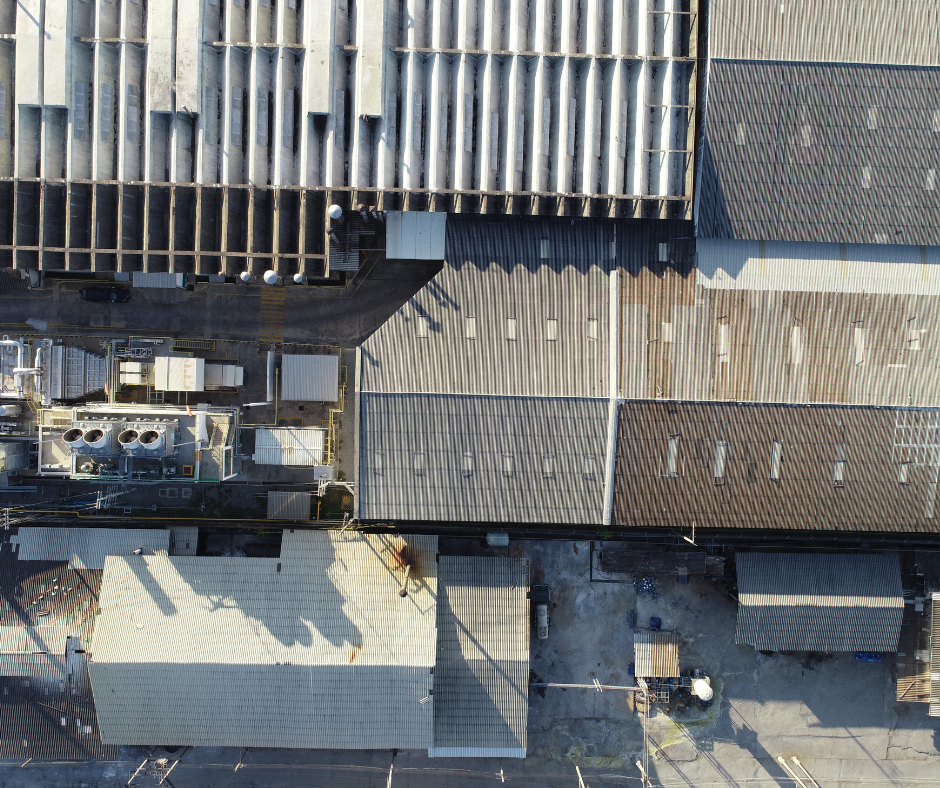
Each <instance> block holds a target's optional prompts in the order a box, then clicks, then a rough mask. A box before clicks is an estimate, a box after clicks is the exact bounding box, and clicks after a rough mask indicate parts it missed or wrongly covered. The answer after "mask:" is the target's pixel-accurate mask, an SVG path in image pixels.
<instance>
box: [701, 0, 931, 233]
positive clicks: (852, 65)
mask: <svg viewBox="0 0 940 788" xmlns="http://www.w3.org/2000/svg"><path fill="white" fill-rule="evenodd" d="M713 6H714V7H713V8H712V9H711V13H710V15H709V23H708V33H707V39H708V42H707V51H708V66H707V78H706V87H705V93H706V96H707V98H706V103H707V109H706V118H705V123H704V134H703V138H702V146H701V151H700V154H701V155H700V166H701V183H700V187H701V188H700V192H699V195H698V200H697V205H696V220H697V224H698V232H699V235H700V237H702V238H706V239H707V238H721V239H736V240H762V241H809V242H822V243H845V244H853V243H855V244H859V243H861V244H882V245H887V244H891V245H906V246H915V247H916V246H931V245H932V246H936V245H938V244H940V218H938V217H940V210H938V208H940V192H938V188H937V187H938V183H937V161H936V144H937V143H936V140H937V135H938V134H940V108H938V106H937V101H936V94H937V90H938V88H940V71H938V69H937V66H940V49H938V47H937V40H936V36H935V35H934V34H933V31H935V30H936V29H937V23H938V11H937V6H936V4H935V3H929V2H928V3H898V2H894V1H893V0H875V1H874V2H868V3H864V4H861V5H860V4H858V3H855V2H852V1H851V0H832V2H826V3H813V2H811V1H810V0H793V1H792V2H785V3H782V4H780V5H775V4H770V3H766V2H762V1H761V0H721V2H720V3H714V4H713Z"/></svg>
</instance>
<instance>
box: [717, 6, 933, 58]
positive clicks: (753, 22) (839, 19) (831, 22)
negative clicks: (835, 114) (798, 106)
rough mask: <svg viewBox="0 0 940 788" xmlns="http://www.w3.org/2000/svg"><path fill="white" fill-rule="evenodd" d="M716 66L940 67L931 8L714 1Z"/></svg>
mask: <svg viewBox="0 0 940 788" xmlns="http://www.w3.org/2000/svg"><path fill="white" fill-rule="evenodd" d="M708 11H709V13H708V52H709V55H710V56H711V57H716V58H744V59H750V60H810V61H816V62H824V61H831V62H839V63H893V64H908V65H918V66H930V65H933V66H936V65H940V34H938V30H940V3H937V1H936V0H865V2H861V3H860V2H858V0H825V2H819V0H785V2H779V3H778V2H768V0H711V2H710V3H709V9H708Z"/></svg>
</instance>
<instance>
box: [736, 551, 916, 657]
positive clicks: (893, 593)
mask: <svg viewBox="0 0 940 788" xmlns="http://www.w3.org/2000/svg"><path fill="white" fill-rule="evenodd" d="M737 565H738V599H739V601H740V607H739V610H738V631H737V637H736V640H737V642H738V643H743V644H746V645H749V646H754V648H756V649H758V650H761V651H819V652H826V653H829V652H834V651H862V652H869V653H872V652H874V653H881V652H894V651H897V650H898V637H899V635H900V630H901V617H902V614H903V611H904V597H903V595H902V591H901V569H900V563H899V560H898V556H897V554H873V555H861V554H839V555H837V554H818V553H817V554H802V553H738V556H737Z"/></svg>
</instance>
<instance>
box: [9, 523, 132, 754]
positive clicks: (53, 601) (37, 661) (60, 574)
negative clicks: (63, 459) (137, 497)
mask: <svg viewBox="0 0 940 788" xmlns="http://www.w3.org/2000/svg"><path fill="white" fill-rule="evenodd" d="M24 530H25V529H24ZM63 530H66V529H63ZM7 537H9V534H7ZM9 538H11V539H12V538H13V537H9ZM100 584H101V571H100V570H95V569H73V568H71V567H69V565H68V564H67V563H65V561H51V560H44V561H25V560H21V559H20V558H18V556H17V554H16V553H15V552H14V551H13V550H12V546H11V545H10V544H9V542H8V539H7V538H6V537H5V538H3V539H2V540H0V595H2V601H0V687H2V688H3V689H2V692H0V731H2V735H0V758H15V759H19V760H25V759H27V758H37V759H38V758H47V759H67V760H88V759H104V760H111V759H114V758H117V748H116V747H110V746H105V745H102V743H101V737H100V735H99V734H98V722H97V716H96V714H95V706H94V701H93V698H92V693H91V685H90V682H89V680H88V671H87V667H86V655H85V654H83V653H80V652H81V650H82V649H84V648H85V647H87V645H88V643H90V641H91V635H92V631H93V628H94V624H95V612H96V610H97V607H98V592H99V588H100ZM37 652H44V653H37ZM63 718H64V719H65V724H64V725H63V724H62V719H63Z"/></svg>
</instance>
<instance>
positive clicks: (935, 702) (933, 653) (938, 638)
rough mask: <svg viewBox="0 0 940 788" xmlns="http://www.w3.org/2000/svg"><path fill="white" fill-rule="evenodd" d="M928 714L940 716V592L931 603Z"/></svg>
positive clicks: (934, 594) (932, 598)
mask: <svg viewBox="0 0 940 788" xmlns="http://www.w3.org/2000/svg"><path fill="white" fill-rule="evenodd" d="M927 713H928V715H929V716H931V717H940V592H936V591H935V592H934V593H933V595H932V596H931V603H930V708H929V710H928V712H927Z"/></svg>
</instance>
